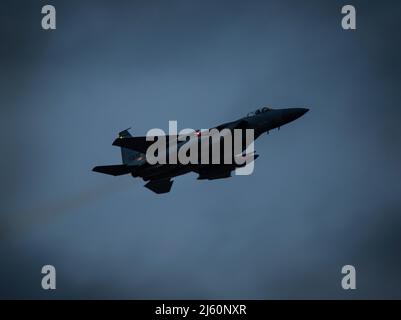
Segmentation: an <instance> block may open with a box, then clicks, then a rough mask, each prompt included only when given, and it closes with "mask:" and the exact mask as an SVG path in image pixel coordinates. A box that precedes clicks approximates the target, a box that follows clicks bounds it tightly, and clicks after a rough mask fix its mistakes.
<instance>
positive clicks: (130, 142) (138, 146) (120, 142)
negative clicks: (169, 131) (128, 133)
mask: <svg viewBox="0 0 401 320" xmlns="http://www.w3.org/2000/svg"><path fill="white" fill-rule="evenodd" d="M162 137H165V138H166V144H167V146H168V141H169V138H170V137H172V138H171V139H177V136H162ZM156 138H158V137H156ZM155 141H157V139H155V140H154V141H147V140H146V137H129V138H117V139H116V140H114V142H113V146H118V147H122V148H127V149H131V150H134V151H138V152H141V153H144V154H146V151H147V150H148V148H149V146H151V145H152V144H153V143H155Z"/></svg>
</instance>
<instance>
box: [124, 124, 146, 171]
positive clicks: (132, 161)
mask: <svg viewBox="0 0 401 320" xmlns="http://www.w3.org/2000/svg"><path fill="white" fill-rule="evenodd" d="M129 129H130V128H128V129H126V130H123V131H121V132H119V133H118V137H119V138H120V139H124V138H130V137H132V135H131V133H130V132H129V131H128V130H129ZM121 158H122V161H123V164H125V165H129V166H135V165H139V164H142V163H143V162H144V159H145V155H144V154H143V153H141V152H139V151H134V150H131V149H127V148H121Z"/></svg>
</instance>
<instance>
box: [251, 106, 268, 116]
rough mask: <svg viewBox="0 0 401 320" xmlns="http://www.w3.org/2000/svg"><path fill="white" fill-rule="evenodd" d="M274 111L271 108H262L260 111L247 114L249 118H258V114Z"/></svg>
mask: <svg viewBox="0 0 401 320" xmlns="http://www.w3.org/2000/svg"><path fill="white" fill-rule="evenodd" d="M272 110H273V109H272V108H270V107H263V108H260V109H258V110H255V111H253V112H249V113H248V114H247V117H252V116H256V115H258V114H261V113H265V112H269V111H272Z"/></svg>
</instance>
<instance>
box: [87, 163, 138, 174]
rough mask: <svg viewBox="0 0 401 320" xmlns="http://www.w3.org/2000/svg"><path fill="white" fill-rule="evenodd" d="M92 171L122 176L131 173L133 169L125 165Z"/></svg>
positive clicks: (96, 168)
mask: <svg viewBox="0 0 401 320" xmlns="http://www.w3.org/2000/svg"><path fill="white" fill-rule="evenodd" d="M92 171H95V172H100V173H104V174H109V175H112V176H122V175H124V174H127V173H131V168H129V167H127V166H126V165H125V164H119V165H113V166H97V167H94V168H93V169H92Z"/></svg>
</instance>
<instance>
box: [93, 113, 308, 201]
mask: <svg viewBox="0 0 401 320" xmlns="http://www.w3.org/2000/svg"><path fill="white" fill-rule="evenodd" d="M308 111H309V109H307V108H288V109H273V108H270V107H263V108H260V109H258V110H256V111H254V112H250V113H248V114H247V116H245V117H242V118H240V119H238V120H235V121H232V122H227V123H223V124H221V125H218V126H216V127H214V128H215V129H217V130H219V131H221V130H224V129H228V130H229V131H230V132H233V131H234V130H236V129H241V130H244V131H245V130H246V129H253V133H254V139H255V140H256V139H257V138H259V137H260V136H261V135H262V134H264V133H269V131H270V130H273V129H280V127H281V126H283V125H285V124H288V123H290V122H292V121H294V120H296V119H298V118H300V117H301V116H303V115H304V114H305V113H306V112H308ZM226 131H227V130H226ZM195 135H196V137H198V138H199V139H200V138H201V137H202V131H200V130H197V131H195ZM148 140H149V139H146V137H133V136H132V135H131V134H130V132H129V131H128V129H127V130H124V131H121V132H120V133H119V134H118V137H117V138H116V139H115V140H114V142H113V145H114V146H118V147H120V148H121V157H122V164H119V165H107V166H96V167H94V168H93V169H92V170H93V171H95V172H100V173H104V174H108V175H112V176H121V175H126V174H131V175H132V176H133V177H134V178H136V177H140V178H142V179H143V180H144V181H147V183H146V184H145V187H146V188H148V189H150V190H152V191H153V192H155V193H157V194H162V193H168V192H170V190H171V186H172V184H173V180H172V178H174V177H177V176H180V175H183V174H186V173H189V172H195V173H197V174H198V180H215V179H224V178H229V177H231V175H232V171H233V170H235V169H236V168H238V167H241V166H244V164H241V165H237V164H236V161H233V162H232V163H230V164H213V163H209V164H203V163H199V164H193V163H188V164H182V163H175V164H171V163H165V164H151V163H149V161H148V160H147V156H146V155H147V150H148V148H149V147H150V145H152V144H153V143H154V141H148ZM185 143H188V139H187V140H186V141H183V142H177V147H176V148H177V149H179V148H181V147H182V146H183V145H184V144H185ZM247 147H248V145H247V144H246V143H244V144H243V147H242V151H245V150H246V148H247ZM177 149H176V150H177ZM168 150H169V146H167V153H168V152H169V151H168ZM221 152H223V149H222V148H221ZM233 156H234V157H236V156H238V155H235V154H233ZM245 156H247V155H245ZM251 156H252V160H255V159H256V158H257V157H258V156H259V155H257V154H252V155H251Z"/></svg>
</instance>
